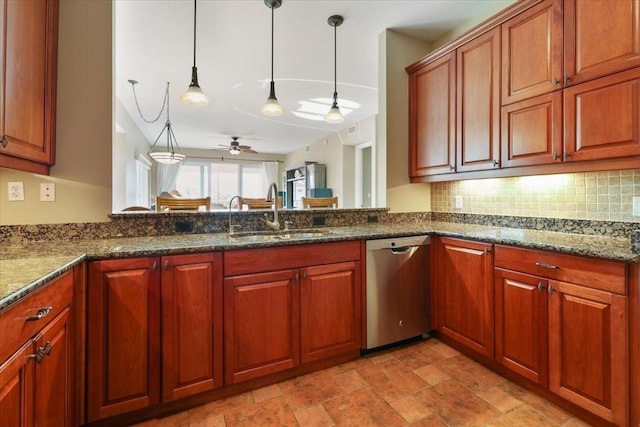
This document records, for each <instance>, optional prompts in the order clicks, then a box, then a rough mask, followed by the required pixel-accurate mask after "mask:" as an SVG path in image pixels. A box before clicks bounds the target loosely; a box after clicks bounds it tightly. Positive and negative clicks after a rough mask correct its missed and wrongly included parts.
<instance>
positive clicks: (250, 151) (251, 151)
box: [242, 150, 258, 154]
mask: <svg viewBox="0 0 640 427" xmlns="http://www.w3.org/2000/svg"><path fill="white" fill-rule="evenodd" d="M242 151H243V152H245V153H251V154H258V152H257V151H255V150H242Z"/></svg>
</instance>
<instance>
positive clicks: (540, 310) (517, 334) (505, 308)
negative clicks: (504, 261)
mask: <svg viewBox="0 0 640 427" xmlns="http://www.w3.org/2000/svg"><path fill="white" fill-rule="evenodd" d="M547 286H548V285H547V279H543V278H540V277H536V276H532V275H529V274H524V273H519V272H516V271H510V270H504V269H501V268H496V270H495V298H496V299H495V303H496V311H495V314H496V325H495V340H496V346H495V350H496V353H495V360H496V361H497V362H498V363H500V364H502V365H504V366H506V367H507V368H509V369H511V370H512V371H514V372H517V373H519V374H520V375H522V376H523V377H526V378H528V379H530V380H531V381H534V382H536V383H538V384H540V385H542V386H544V387H546V386H547V383H548V375H547V365H548V364H547V350H548V349H547V337H548V329H547V311H548V309H547Z"/></svg>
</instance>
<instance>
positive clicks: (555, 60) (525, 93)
mask: <svg viewBox="0 0 640 427" xmlns="http://www.w3.org/2000/svg"><path fill="white" fill-rule="evenodd" d="M562 77H563V74H562V2H561V1H560V0H545V1H543V2H542V3H540V4H538V5H536V6H533V7H532V8H531V9H528V10H526V11H525V12H523V13H521V14H519V15H516V16H514V17H513V18H511V19H509V20H508V21H506V22H505V23H504V24H502V104H503V105H506V104H510V103H512V102H516V101H521V100H523V99H527V98H531V97H534V96H537V95H542V94H545V93H548V92H551V91H554V90H556V89H561V88H562Z"/></svg>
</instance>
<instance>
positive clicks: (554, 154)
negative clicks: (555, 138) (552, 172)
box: [551, 151, 558, 161]
mask: <svg viewBox="0 0 640 427" xmlns="http://www.w3.org/2000/svg"><path fill="white" fill-rule="evenodd" d="M551 156H552V157H553V160H554V161H556V160H558V153H556V152H555V151H554V152H553V154H552V155H551Z"/></svg>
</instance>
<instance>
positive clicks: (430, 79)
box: [407, 52, 456, 178]
mask: <svg viewBox="0 0 640 427" xmlns="http://www.w3.org/2000/svg"><path fill="white" fill-rule="evenodd" d="M407 71H408V72H409V173H410V176H411V177H412V178H414V177H420V176H426V175H435V174H443V173H451V172H454V171H455V149H456V146H455V132H456V129H455V127H456V122H455V117H456V74H455V73H456V55H455V52H449V53H447V54H446V55H443V56H442V57H441V58H439V59H437V60H435V61H433V62H431V63H429V64H427V65H425V66H423V67H417V68H415V69H408V70H407Z"/></svg>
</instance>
